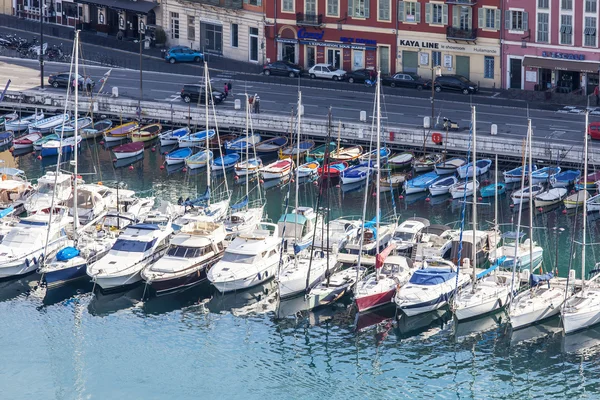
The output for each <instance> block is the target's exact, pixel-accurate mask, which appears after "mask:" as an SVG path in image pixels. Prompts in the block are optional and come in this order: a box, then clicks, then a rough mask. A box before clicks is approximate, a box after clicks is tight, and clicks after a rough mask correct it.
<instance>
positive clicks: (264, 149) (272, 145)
mask: <svg viewBox="0 0 600 400" xmlns="http://www.w3.org/2000/svg"><path fill="white" fill-rule="evenodd" d="M287 143H288V138H286V137H283V136H276V137H274V138H272V139H267V140H265V141H262V142H260V143H258V144H257V145H256V147H255V149H256V152H257V153H259V154H271V153H277V152H278V151H279V150H281V149H282V148H284V147H285V146H286V145H287Z"/></svg>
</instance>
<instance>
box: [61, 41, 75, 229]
mask: <svg viewBox="0 0 600 400" xmlns="http://www.w3.org/2000/svg"><path fill="white" fill-rule="evenodd" d="M75 79H77V85H75V136H74V138H75V147H74V148H73V151H74V156H73V160H74V161H75V168H74V173H75V179H74V180H73V200H74V201H73V237H74V238H75V240H77V228H78V225H79V215H78V212H77V173H78V169H77V133H78V132H79V126H78V125H79V124H78V122H79V31H75ZM61 151H62V149H61Z"/></svg>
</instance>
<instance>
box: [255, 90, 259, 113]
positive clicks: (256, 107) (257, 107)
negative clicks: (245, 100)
mask: <svg viewBox="0 0 600 400" xmlns="http://www.w3.org/2000/svg"><path fill="white" fill-rule="evenodd" d="M254 112H255V113H256V114H260V97H258V94H255V95H254Z"/></svg>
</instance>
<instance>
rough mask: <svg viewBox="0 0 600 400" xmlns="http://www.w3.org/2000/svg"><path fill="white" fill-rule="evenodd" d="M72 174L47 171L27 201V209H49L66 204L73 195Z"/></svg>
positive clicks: (30, 211)
mask: <svg viewBox="0 0 600 400" xmlns="http://www.w3.org/2000/svg"><path fill="white" fill-rule="evenodd" d="M72 183H73V182H72V176H71V175H70V174H65V173H62V172H59V173H58V174H57V173H56V172H53V171H48V172H46V175H44V176H42V177H40V178H39V179H38V181H37V185H36V186H35V188H34V193H33V194H32V195H31V196H30V197H29V198H28V199H27V200H26V201H25V210H27V211H28V212H29V213H35V212H37V211H41V210H45V209H49V208H50V207H51V206H52V197H54V206H58V205H62V204H64V203H65V202H66V201H67V200H68V199H69V198H70V197H71V196H72V195H73V185H72Z"/></svg>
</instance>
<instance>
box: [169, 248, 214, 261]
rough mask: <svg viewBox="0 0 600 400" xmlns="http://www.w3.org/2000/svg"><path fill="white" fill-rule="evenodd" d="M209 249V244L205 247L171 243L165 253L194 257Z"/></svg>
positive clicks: (173, 255) (181, 256)
mask: <svg viewBox="0 0 600 400" xmlns="http://www.w3.org/2000/svg"><path fill="white" fill-rule="evenodd" d="M209 251H210V246H206V247H186V246H175V245H171V247H169V250H167V255H169V256H171V257H180V258H196V257H201V256H203V255H204V254H206V253H208V252H209Z"/></svg>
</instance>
